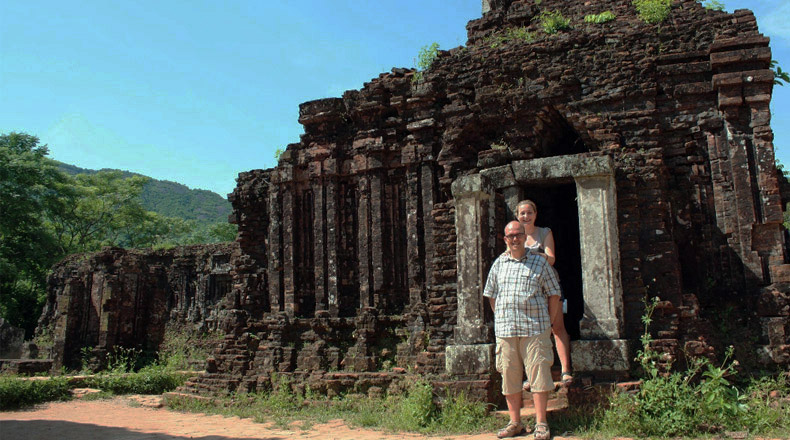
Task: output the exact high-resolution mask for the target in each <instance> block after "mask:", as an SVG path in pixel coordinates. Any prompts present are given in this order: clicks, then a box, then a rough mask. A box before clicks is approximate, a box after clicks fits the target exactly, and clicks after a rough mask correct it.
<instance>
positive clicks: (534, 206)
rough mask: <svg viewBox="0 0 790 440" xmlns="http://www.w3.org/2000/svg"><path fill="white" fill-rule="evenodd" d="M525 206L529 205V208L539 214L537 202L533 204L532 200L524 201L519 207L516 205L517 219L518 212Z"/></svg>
mask: <svg viewBox="0 0 790 440" xmlns="http://www.w3.org/2000/svg"><path fill="white" fill-rule="evenodd" d="M524 205H529V206H531V207H532V209H533V210H534V211H535V213H537V212H538V205H536V204H535V202H533V201H532V200H528V199H527V200H522V201H520V202H518V205H516V211H515V214H516V217H518V210H519V209H521V207H522V206H524Z"/></svg>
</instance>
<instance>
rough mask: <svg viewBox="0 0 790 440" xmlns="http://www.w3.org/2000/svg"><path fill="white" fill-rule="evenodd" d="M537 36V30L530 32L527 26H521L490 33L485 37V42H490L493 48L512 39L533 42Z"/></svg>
mask: <svg viewBox="0 0 790 440" xmlns="http://www.w3.org/2000/svg"><path fill="white" fill-rule="evenodd" d="M535 38H536V35H535V32H530V31H529V30H527V28H526V27H525V26H520V27H512V28H507V29H505V30H504V31H502V32H497V33H495V34H492V35H489V36H488V37H486V38H485V42H486V43H488V44H490V45H491V48H492V49H494V48H496V47H499V45H501V44H505V43H508V42H511V41H524V42H526V43H532V42H533V41H535Z"/></svg>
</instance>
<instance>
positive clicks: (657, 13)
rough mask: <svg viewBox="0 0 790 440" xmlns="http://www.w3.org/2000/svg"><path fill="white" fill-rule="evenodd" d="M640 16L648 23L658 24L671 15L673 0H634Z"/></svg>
mask: <svg viewBox="0 0 790 440" xmlns="http://www.w3.org/2000/svg"><path fill="white" fill-rule="evenodd" d="M631 3H632V4H633V5H634V6H635V7H636V12H637V13H638V14H639V18H641V19H642V21H644V22H645V23H648V24H657V23H661V22H662V21H664V20H666V18H667V17H669V10H670V9H671V8H672V0H633V2H631Z"/></svg>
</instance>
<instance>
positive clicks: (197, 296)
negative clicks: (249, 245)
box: [37, 244, 236, 370]
mask: <svg viewBox="0 0 790 440" xmlns="http://www.w3.org/2000/svg"><path fill="white" fill-rule="evenodd" d="M235 248H236V245H235V244H217V245H200V246H184V247H178V248H173V249H169V250H124V249H118V248H107V249H105V250H102V251H101V252H97V253H93V254H77V255H72V256H70V257H68V258H66V259H65V260H63V261H62V262H60V263H58V264H57V265H55V267H54V268H53V269H52V274H51V275H50V276H49V280H48V284H49V289H48V293H49V297H48V298H47V303H46V305H45V308H44V312H43V313H42V316H41V318H40V320H39V325H38V329H37V332H38V333H39V334H42V333H43V332H47V333H49V334H48V335H47V337H51V338H52V340H53V342H54V345H53V347H52V350H51V353H50V357H51V358H52V359H53V360H54V365H53V367H54V368H55V369H56V370H59V369H60V367H61V366H67V367H70V368H74V367H79V363H80V360H81V359H80V350H81V349H83V348H88V349H92V351H93V354H95V355H97V356H98V357H100V358H101V357H102V356H103V355H106V354H107V353H108V352H109V351H110V350H112V348H113V347H115V346H122V347H127V348H129V347H131V348H138V349H142V350H151V351H154V350H157V349H158V348H159V344H160V343H161V342H162V340H163V338H164V335H165V329H166V328H167V327H168V326H187V327H188V328H191V329H192V330H196V331H208V330H214V329H216V326H217V320H218V314H219V313H218V312H219V304H220V302H221V301H222V300H223V299H224V298H225V297H226V295H227V294H228V292H229V291H230V287H231V280H232V276H231V253H232V251H233V250H234V249H235Z"/></svg>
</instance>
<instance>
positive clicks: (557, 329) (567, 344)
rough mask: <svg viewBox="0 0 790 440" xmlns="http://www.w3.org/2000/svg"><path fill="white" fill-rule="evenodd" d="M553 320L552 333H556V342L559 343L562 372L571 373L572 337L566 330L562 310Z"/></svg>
mask: <svg viewBox="0 0 790 440" xmlns="http://www.w3.org/2000/svg"><path fill="white" fill-rule="evenodd" d="M557 315H558V316H557V317H555V318H554V319H553V320H552V324H551V333H552V334H553V335H554V343H555V344H556V345H557V354H558V355H559V357H560V364H561V365H562V372H563V373H565V372H568V373H570V372H571V371H572V370H571V337H570V335H569V334H568V331H567V330H565V321H564V319H563V316H562V312H560V313H558V314H557Z"/></svg>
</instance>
